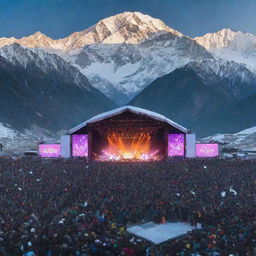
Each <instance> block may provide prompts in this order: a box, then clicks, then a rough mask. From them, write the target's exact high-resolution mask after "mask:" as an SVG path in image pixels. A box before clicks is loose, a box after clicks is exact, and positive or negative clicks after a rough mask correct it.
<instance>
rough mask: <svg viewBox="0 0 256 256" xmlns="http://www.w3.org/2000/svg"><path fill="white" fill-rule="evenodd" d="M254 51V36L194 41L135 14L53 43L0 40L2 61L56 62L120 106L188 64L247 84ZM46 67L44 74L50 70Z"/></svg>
mask: <svg viewBox="0 0 256 256" xmlns="http://www.w3.org/2000/svg"><path fill="white" fill-rule="evenodd" d="M13 44H14V45H16V44H19V45H21V46H22V47H23V48H24V49H27V50H28V51H29V50H30V51H31V52H33V54H30V56H29V57H28V56H27V55H26V54H24V55H23V54H22V53H21V51H20V50H19V51H15V50H12V48H14V47H13V46H12V45H13ZM255 49H256V36H254V35H252V34H248V33H243V32H234V31H232V30H230V29H223V30H221V31H219V32H216V33H209V34H206V35H205V36H202V37H197V38H194V39H192V38H189V37H187V36H185V35H183V34H182V33H180V32H178V31H176V30H174V29H172V28H170V27H168V26H167V25H166V24H165V23H164V22H162V21H161V20H159V19H156V18H152V17H150V16H148V15H145V14H142V13H139V12H124V13H120V14H117V15H114V16H111V17H108V18H105V19H102V20H100V21H99V22H97V23H96V24H95V25H93V26H91V27H89V28H88V29H85V30H83V31H81V32H75V33H72V34H71V35H69V36H67V37H65V38H62V39H57V40H55V39H52V38H50V37H47V36H46V35H44V34H42V33H41V32H36V33H35V34H33V35H31V36H28V37H23V38H21V39H16V38H14V37H11V38H0V55H2V56H4V57H5V58H7V59H9V60H12V61H14V60H15V61H17V62H19V63H20V64H22V65H23V66H25V65H26V63H27V62H28V59H30V60H32V59H33V58H35V63H36V65H38V64H39V65H40V62H41V61H42V63H47V66H48V65H49V67H53V66H55V68H56V67H58V68H60V67H61V66H58V65H59V64H58V62H62V61H61V59H60V58H58V56H59V57H61V58H62V59H63V60H64V61H65V62H68V63H69V65H70V66H73V67H75V68H76V69H78V70H79V71H80V72H81V73H82V74H83V75H84V76H86V77H87V78H88V79H89V81H90V83H91V84H92V85H93V87H95V88H96V89H98V90H100V91H101V92H103V93H104V94H105V95H107V96H108V97H109V98H111V99H113V100H115V101H116V102H117V103H118V104H124V103H126V102H128V101H129V100H130V99H131V98H133V97H134V96H135V95H137V94H138V93H139V92H140V91H141V90H143V89H144V88H145V87H146V86H147V85H149V84H150V83H151V82H152V81H153V80H155V79H157V78H158V77H161V76H163V75H165V74H168V73H170V72H172V71H174V70H176V69H177V68H180V67H182V66H185V65H187V64H188V63H190V62H192V63H193V65H194V66H195V62H198V65H200V66H201V68H200V69H201V72H202V65H201V64H202V63H204V62H205V63H204V64H205V67H204V69H205V71H204V73H205V74H207V72H211V74H214V76H215V78H214V76H211V77H210V79H216V77H217V76H218V77H222V78H223V77H224V76H226V77H228V76H229V78H230V76H231V77H232V78H233V79H240V80H246V79H247V80H248V79H249V80H251V78H252V77H253V75H252V74H250V72H249V71H248V70H246V69H245V67H246V68H247V69H249V70H250V71H251V72H253V73H256V65H255V63H256V51H255ZM55 54H56V55H55ZM32 55H33V56H32ZM36 55H38V56H39V59H38V58H37V57H36ZM51 55H53V57H52V56H51ZM57 55H58V56H57ZM47 66H45V67H44V65H43V66H42V69H44V68H46V70H49V67H47ZM205 77H207V75H205Z"/></svg>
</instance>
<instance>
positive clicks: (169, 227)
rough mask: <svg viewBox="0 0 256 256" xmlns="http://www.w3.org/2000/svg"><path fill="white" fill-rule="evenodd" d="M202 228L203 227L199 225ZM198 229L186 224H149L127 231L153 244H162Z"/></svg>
mask: <svg viewBox="0 0 256 256" xmlns="http://www.w3.org/2000/svg"><path fill="white" fill-rule="evenodd" d="M197 227H198V228H201V225H200V224H199V225H197ZM194 229H196V227H194V226H191V225H189V224H188V223H185V222H168V223H166V224H156V223H154V222H148V223H145V224H142V225H136V226H133V227H130V228H128V229H127V231H128V232H129V233H130V234H133V235H135V236H137V237H140V238H143V239H146V240H148V241H150V242H151V243H153V244H161V243H163V242H166V241H167V240H170V239H174V238H177V237H179V236H182V235H185V234H186V233H187V232H189V231H192V230H194Z"/></svg>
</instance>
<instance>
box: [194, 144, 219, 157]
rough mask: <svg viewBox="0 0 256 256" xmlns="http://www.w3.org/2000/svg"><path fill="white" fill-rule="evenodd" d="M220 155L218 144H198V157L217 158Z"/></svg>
mask: <svg viewBox="0 0 256 256" xmlns="http://www.w3.org/2000/svg"><path fill="white" fill-rule="evenodd" d="M218 155H219V145H218V144H196V156H197V157H216V156H218Z"/></svg>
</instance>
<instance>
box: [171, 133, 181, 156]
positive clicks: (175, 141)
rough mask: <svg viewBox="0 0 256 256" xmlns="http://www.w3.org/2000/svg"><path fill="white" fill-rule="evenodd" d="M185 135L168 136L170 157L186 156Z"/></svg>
mask: <svg viewBox="0 0 256 256" xmlns="http://www.w3.org/2000/svg"><path fill="white" fill-rule="evenodd" d="M184 138H185V136H184V134H168V156H169V157H173V156H184V141H185V139H184Z"/></svg>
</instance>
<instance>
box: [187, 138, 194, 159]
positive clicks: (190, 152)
mask: <svg viewBox="0 0 256 256" xmlns="http://www.w3.org/2000/svg"><path fill="white" fill-rule="evenodd" d="M186 157H188V158H193V157H196V135H195V134H186Z"/></svg>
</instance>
